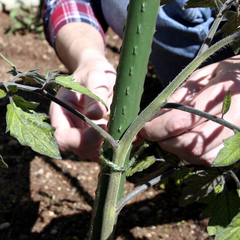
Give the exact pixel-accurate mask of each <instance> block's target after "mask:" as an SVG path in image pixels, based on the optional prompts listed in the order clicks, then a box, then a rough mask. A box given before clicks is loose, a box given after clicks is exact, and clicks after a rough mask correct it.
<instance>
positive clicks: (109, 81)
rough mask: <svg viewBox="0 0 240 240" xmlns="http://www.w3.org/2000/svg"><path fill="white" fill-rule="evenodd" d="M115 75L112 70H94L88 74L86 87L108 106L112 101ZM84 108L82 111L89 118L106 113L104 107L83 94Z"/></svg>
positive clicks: (98, 117)
mask: <svg viewBox="0 0 240 240" xmlns="http://www.w3.org/2000/svg"><path fill="white" fill-rule="evenodd" d="M115 79H116V75H115V73H113V72H108V73H106V72H103V71H94V72H91V73H90V74H89V81H88V86H89V87H88V89H89V90H90V91H91V92H92V93H94V94H95V95H97V96H98V97H99V98H100V99H102V100H103V102H105V104H106V105H107V106H108V107H109V106H110V104H111V101H112V95H113V86H114V83H115ZM84 100H85V110H84V113H85V114H86V116H87V117H89V118H90V119H100V118H103V117H104V116H106V115H107V109H106V107H105V106H104V105H103V104H102V103H100V102H98V101H96V100H94V99H92V98H90V97H88V96H85V99H84Z"/></svg>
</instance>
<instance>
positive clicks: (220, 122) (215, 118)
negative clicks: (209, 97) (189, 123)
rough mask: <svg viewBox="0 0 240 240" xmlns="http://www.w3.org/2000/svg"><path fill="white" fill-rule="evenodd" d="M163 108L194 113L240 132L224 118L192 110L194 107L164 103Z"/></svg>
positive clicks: (239, 129)
mask: <svg viewBox="0 0 240 240" xmlns="http://www.w3.org/2000/svg"><path fill="white" fill-rule="evenodd" d="M162 106H163V108H173V109H178V110H181V111H185V112H189V113H193V114H195V115H198V116H200V117H204V118H207V119H208V120H211V121H213V122H216V123H219V124H221V125H223V126H225V127H227V128H230V129H231V130H235V129H236V130H237V131H238V132H240V128H239V127H238V126H236V125H234V124H232V123H230V122H227V121H226V120H224V119H222V118H219V117H216V116H214V115H211V114H209V113H206V112H203V111H200V110H198V109H195V108H192V107H189V106H186V105H182V104H179V103H168V102H166V103H164V104H162Z"/></svg>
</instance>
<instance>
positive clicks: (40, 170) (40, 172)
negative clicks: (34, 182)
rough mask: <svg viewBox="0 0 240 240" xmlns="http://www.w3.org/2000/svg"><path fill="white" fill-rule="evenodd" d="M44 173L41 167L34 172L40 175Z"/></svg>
mask: <svg viewBox="0 0 240 240" xmlns="http://www.w3.org/2000/svg"><path fill="white" fill-rule="evenodd" d="M43 173H44V170H43V168H40V169H39V170H38V171H36V172H35V175H42V174H43Z"/></svg>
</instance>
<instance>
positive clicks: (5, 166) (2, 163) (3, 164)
mask: <svg viewBox="0 0 240 240" xmlns="http://www.w3.org/2000/svg"><path fill="white" fill-rule="evenodd" d="M0 167H3V168H8V165H7V164H6V163H5V162H4V160H3V158H2V156H1V155H0Z"/></svg>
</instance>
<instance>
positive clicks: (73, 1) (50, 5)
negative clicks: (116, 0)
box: [43, 0, 105, 47]
mask: <svg viewBox="0 0 240 240" xmlns="http://www.w3.org/2000/svg"><path fill="white" fill-rule="evenodd" d="M93 2H96V1H93ZM98 2H100V1H98ZM97 15H98V16H102V14H97ZM99 21H100V22H104V19H100V20H98V19H97V17H96V15H95V13H94V11H93V8H92V5H91V1H89V0H46V2H45V6H44V10H43V25H44V31H45V36H46V39H47V41H48V42H49V44H50V45H51V46H52V47H54V45H55V39H56V35H57V33H58V31H59V29H60V28H61V27H62V26H64V25H65V24H67V23H70V22H85V23H88V24H90V25H92V26H93V27H95V28H96V29H97V30H98V31H99V32H100V33H101V35H102V37H103V40H104V42H105V35H104V30H103V28H104V27H105V26H103V27H102V26H101V24H100V22H99Z"/></svg>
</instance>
